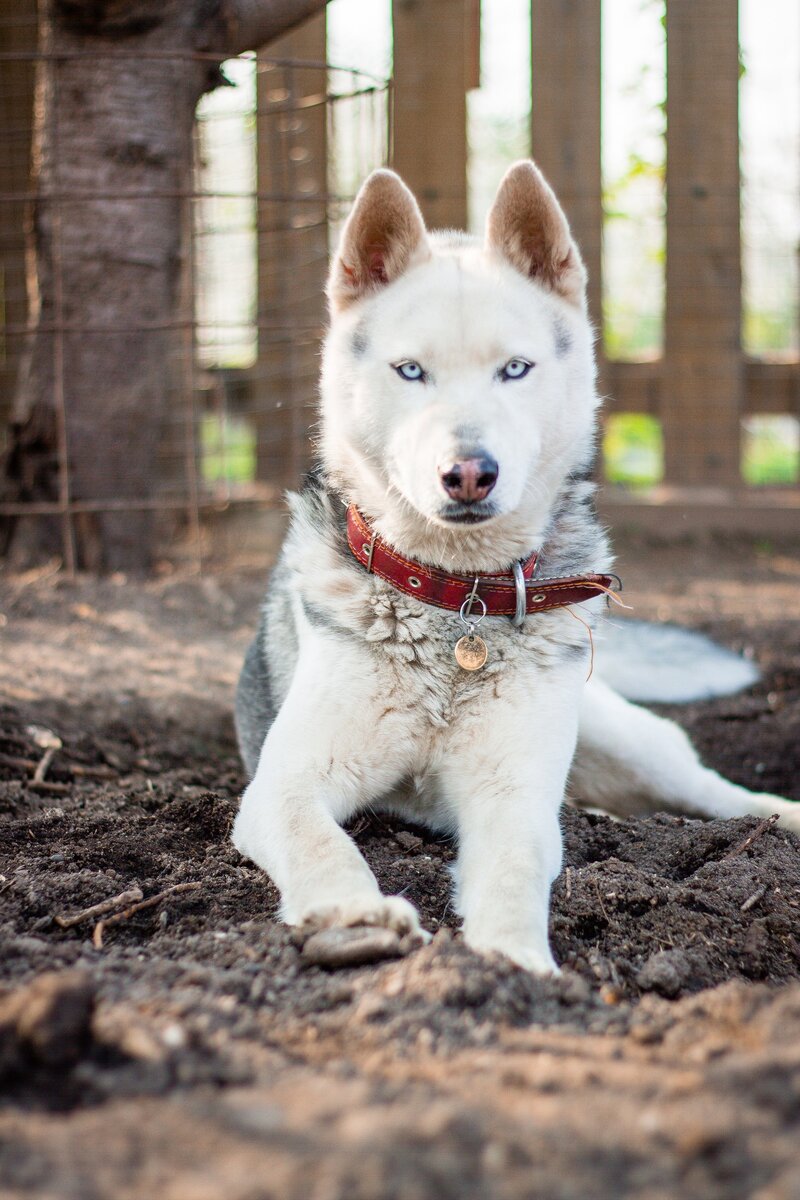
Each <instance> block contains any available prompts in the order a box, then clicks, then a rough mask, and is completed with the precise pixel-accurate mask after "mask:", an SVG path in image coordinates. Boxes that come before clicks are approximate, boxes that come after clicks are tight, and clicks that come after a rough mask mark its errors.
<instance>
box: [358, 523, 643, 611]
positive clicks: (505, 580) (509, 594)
mask: <svg viewBox="0 0 800 1200" xmlns="http://www.w3.org/2000/svg"><path fill="white" fill-rule="evenodd" d="M347 542H348V545H349V546H350V549H351V551H352V553H353V555H354V557H355V558H357V559H358V561H359V562H360V563H361V565H362V566H363V567H366V569H367V570H368V571H370V572H371V573H372V574H373V575H377V576H379V578H381V579H385V580H386V582H387V583H390V584H391V585H392V587H396V588H397V589H398V591H401V592H405V593H406V595H407V596H415V597H416V599H417V600H422V601H423V603H425V604H433V605H434V606H435V607H436V608H447V609H449V610H450V611H451V612H459V610H460V609H461V607H462V605H464V604H465V603H466V601H467V600H468V598H469V596H470V594H471V593H472V591H473V588H475V587H476V580H477V587H476V590H475V595H477V596H479V597H480V599H481V600H482V601H483V603H484V604H485V605H486V615H487V616H490V617H495V616H497V617H513V616H514V614H515V613H516V611H517V586H516V583H515V581H514V576H513V574H512V573H511V571H507V572H498V573H486V572H484V573H481V574H478V575H477V576H475V575H455V574H451V573H450V572H449V571H441V570H439V569H438V568H437V567H428V566H425V565H424V564H423V563H419V562H415V561H414V559H412V558H404V557H403V555H402V554H399V553H398V551H397V550H395V549H393V547H391V546H389V545H388V544H387V543H386V542H384V541H383V539H382V538H379V537H378V536H377V534H374V533H373V531H372V530H371V529H370V527H369V525H368V524H367V522H366V521H365V519H364V517H362V515H361V513H360V512H359V511H358V509H357V508H356V507H355V506H354V505H352V504H351V505H350V507H349V508H348V510H347ZM520 565H521V567H522V574H523V577H524V580H525V611H526V613H535V612H544V611H545V610H546V609H549V608H563V607H565V606H566V605H567V604H580V603H581V602H582V601H583V600H591V599H592V597H593V596H597V595H598V593H600V592H609V591H611V590H612V589H613V587H614V585H615V584H616V585H617V586H619V580H618V579H617V577H616V576H615V575H569V576H565V577H564V578H563V579H536V580H534V579H533V572H534V569H535V567H536V554H532V555H531V556H530V558H527V559H526V560H525V561H524V562H523V563H521V564H520Z"/></svg>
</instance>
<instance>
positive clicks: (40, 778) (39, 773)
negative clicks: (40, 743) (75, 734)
mask: <svg viewBox="0 0 800 1200" xmlns="http://www.w3.org/2000/svg"><path fill="white" fill-rule="evenodd" d="M60 749H61V742H59V743H58V745H57V746H48V747H47V749H46V750H45V752H44V754H43V755H42V757H41V759H40V760H39V762H38V763H37V764H36V770H35V771H34V772H33V782H34V783H44V777H45V775H46V774H47V768H48V767H49V766H50V763H51V762H52V761H53V759H54V758H55V755H56V751H57V750H60Z"/></svg>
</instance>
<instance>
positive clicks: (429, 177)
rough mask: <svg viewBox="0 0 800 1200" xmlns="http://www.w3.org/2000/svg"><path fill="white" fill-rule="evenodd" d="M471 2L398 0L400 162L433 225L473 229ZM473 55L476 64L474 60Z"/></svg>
mask: <svg viewBox="0 0 800 1200" xmlns="http://www.w3.org/2000/svg"><path fill="white" fill-rule="evenodd" d="M468 6H469V0H393V3H392V19H393V25H394V139H393V141H394V154H393V165H394V168H395V170H396V171H397V172H398V173H399V174H400V175H401V176H402V177H403V179H404V180H405V181H406V183H407V184H408V186H409V187H410V188H411V190H412V191H413V192H414V194H415V195H416V197H417V199H418V201H419V203H420V207H421V209H422V213H423V216H424V217H425V220H426V222H427V224H428V225H429V226H430V227H431V228H432V229H465V228H466V226H467V217H468V213H467V101H466V94H465V93H466V84H467V81H468V73H469V74H471V73H472V71H471V70H470V68H471V67H473V65H474V52H473V53H472V54H469V55H468V41H469V39H468V33H469V28H468V25H467V15H468ZM468 57H469V62H468Z"/></svg>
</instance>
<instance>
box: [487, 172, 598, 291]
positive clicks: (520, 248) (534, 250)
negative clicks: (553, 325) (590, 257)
mask: <svg viewBox="0 0 800 1200" xmlns="http://www.w3.org/2000/svg"><path fill="white" fill-rule="evenodd" d="M486 245H487V248H488V249H489V250H491V251H493V252H494V253H496V254H500V255H502V256H503V257H504V258H505V259H507V260H508V262H510V263H511V265H512V266H513V267H515V268H516V269H517V270H518V271H520V272H521V273H522V274H523V275H525V276H526V278H528V279H536V280H537V281H538V282H540V283H543V284H544V285H545V287H548V288H550V289H551V290H552V291H554V292H557V293H558V295H559V296H562V297H563V298H564V299H565V300H568V301H569V302H570V304H575V305H577V306H578V307H584V306H585V304H586V269H585V267H584V265H583V262H582V260H581V256H580V253H579V251H578V247H577V246H576V245H575V243H574V241H573V240H572V234H571V233H570V229H569V225H568V224H567V218H566V217H565V216H564V213H563V210H562V208H561V205H560V204H559V203H558V201H557V200H556V198H555V194H554V193H553V190H552V188H551V187H550V185H549V184H548V182H547V180H546V179H545V177H544V176H543V175H542V173H541V171H540V170H539V168H538V167H537V166H536V164H535V163H533V162H531V161H530V160H528V159H526V160H523V161H522V162H518V163H514V165H513V167H510V168H509V169H508V171H507V172H506V174H505V176H504V178H503V179H502V181H501V183H500V187H499V188H498V189H497V195H496V196H495V199H494V204H493V205H492V207H491V209H490V211H489V216H488V218H487V221H486Z"/></svg>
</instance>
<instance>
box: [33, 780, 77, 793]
mask: <svg viewBox="0 0 800 1200" xmlns="http://www.w3.org/2000/svg"><path fill="white" fill-rule="evenodd" d="M25 786H26V787H27V789H28V791H29V792H37V793H39V794H40V795H42V796H68V795H69V794H70V792H71V791H72V788H71V787H70V785H69V784H68V783H50V782H49V781H48V780H47V779H32V780H31V781H30V783H26V784H25Z"/></svg>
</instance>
